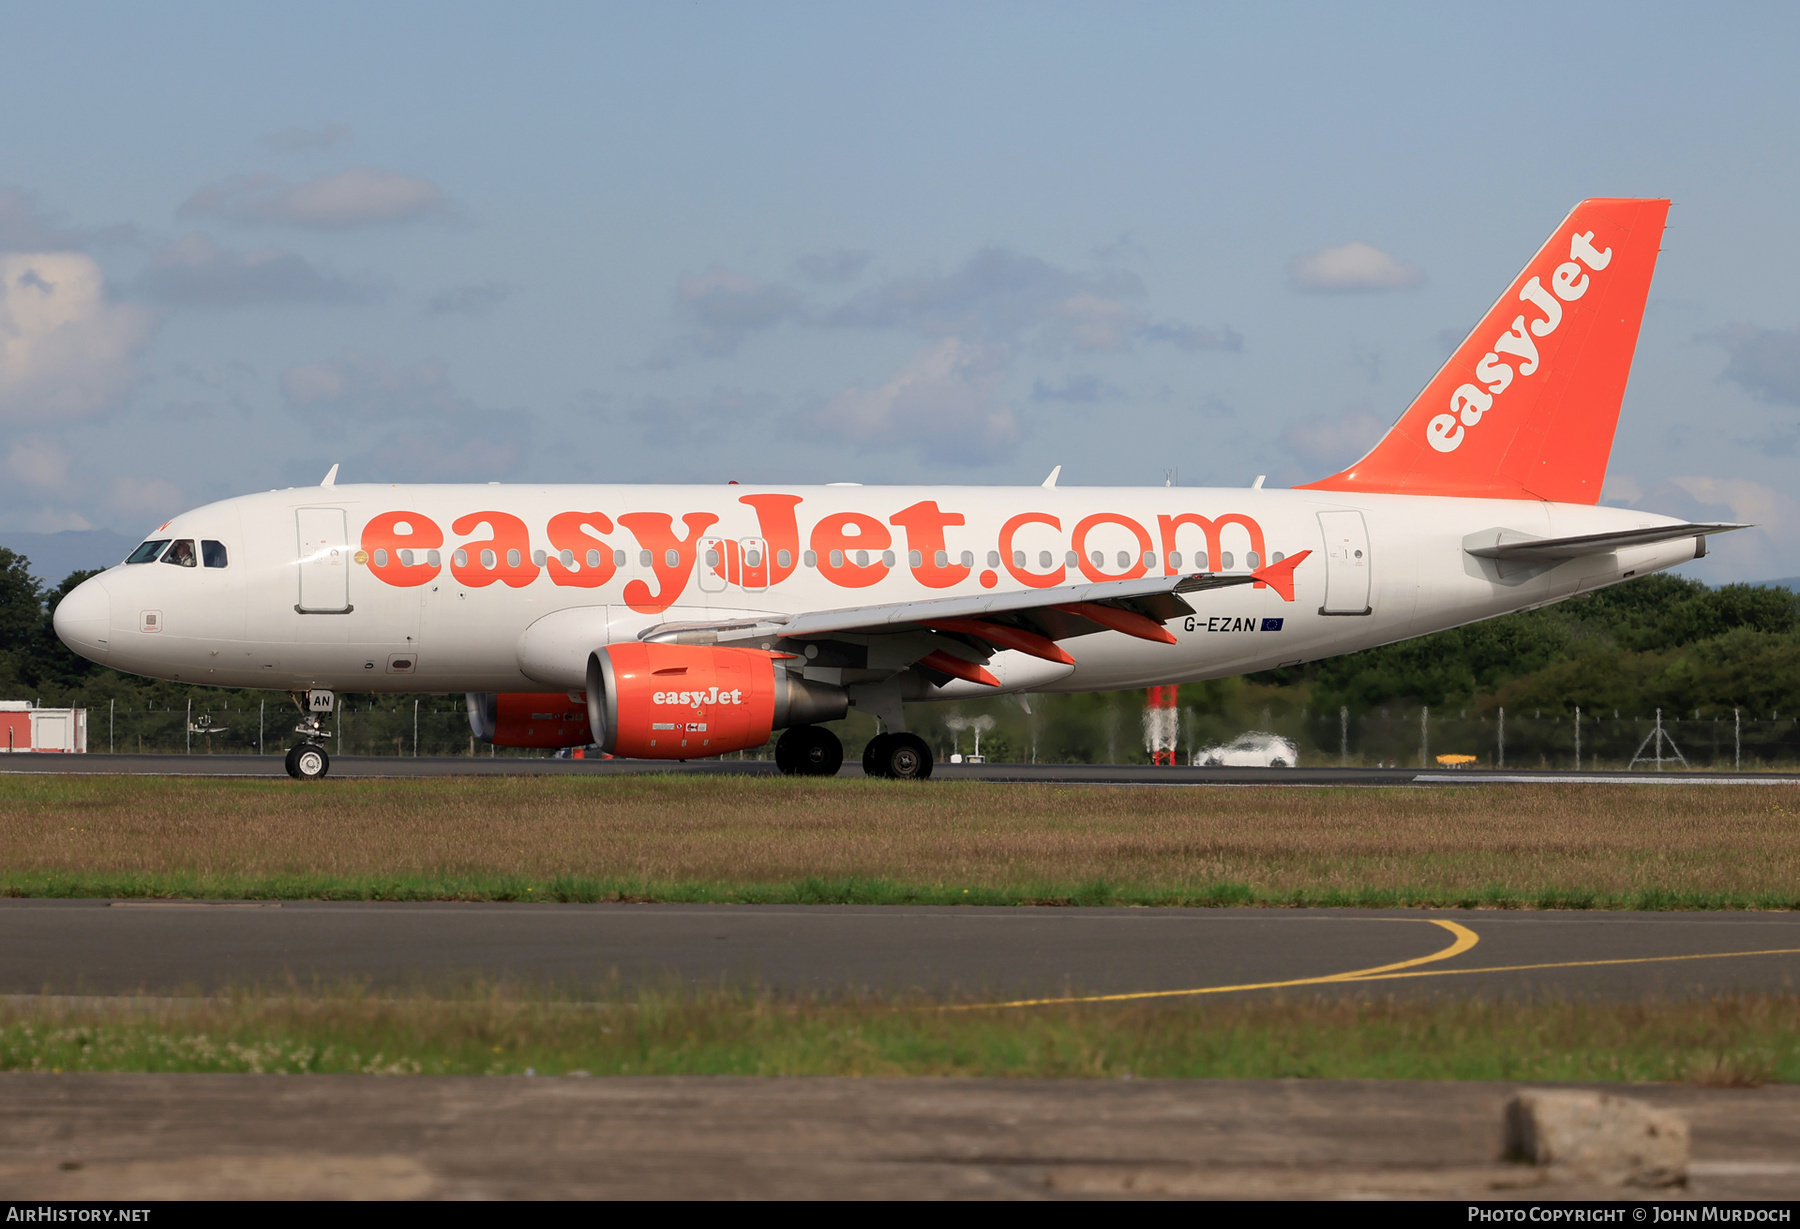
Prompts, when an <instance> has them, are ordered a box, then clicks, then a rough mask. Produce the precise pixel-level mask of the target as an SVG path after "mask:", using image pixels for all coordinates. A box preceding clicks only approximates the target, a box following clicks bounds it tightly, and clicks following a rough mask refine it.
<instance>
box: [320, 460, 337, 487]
mask: <svg viewBox="0 0 1800 1229" xmlns="http://www.w3.org/2000/svg"><path fill="white" fill-rule="evenodd" d="M337 471H338V467H337V464H336V463H335V462H334V463H333V464H332V467H331V469H330V470H329V471H328V472H327V473H326V475H325V477H324V478H322V479H320V481H319V485H320V486H336V485H337Z"/></svg>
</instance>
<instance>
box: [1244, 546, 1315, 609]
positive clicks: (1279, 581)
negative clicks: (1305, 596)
mask: <svg viewBox="0 0 1800 1229" xmlns="http://www.w3.org/2000/svg"><path fill="white" fill-rule="evenodd" d="M1310 554H1312V552H1311V551H1309V550H1303V551H1301V552H1300V553H1299V554H1298V555H1289V556H1288V557H1287V558H1286V559H1283V560H1282V561H1281V562H1280V563H1271V564H1269V565H1268V566H1267V567H1261V568H1257V569H1256V571H1254V572H1252V573H1250V579H1252V580H1254V581H1256V582H1257V583H1258V584H1264V585H1267V586H1269V588H1271V589H1273V590H1275V592H1277V593H1279V594H1280V595H1281V600H1282V601H1284V602H1291V601H1293V600H1294V569H1295V568H1296V567H1298V566H1299V564H1300V561H1301V560H1302V559H1304V558H1306V557H1307V556H1308V555H1310Z"/></svg>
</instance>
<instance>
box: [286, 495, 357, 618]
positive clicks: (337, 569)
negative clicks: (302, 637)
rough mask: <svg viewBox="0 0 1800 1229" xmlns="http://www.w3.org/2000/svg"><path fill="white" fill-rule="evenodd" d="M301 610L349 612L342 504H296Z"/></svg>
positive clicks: (345, 541)
mask: <svg viewBox="0 0 1800 1229" xmlns="http://www.w3.org/2000/svg"><path fill="white" fill-rule="evenodd" d="M294 519H295V523H296V527H297V529H298V531H299V537H300V601H299V602H298V603H297V604H296V605H295V606H294V609H295V610H297V611H299V612H300V613H301V614H348V613H349V612H350V543H349V539H348V536H347V535H346V534H345V532H344V510H343V509H342V508H296V509H295V510H294Z"/></svg>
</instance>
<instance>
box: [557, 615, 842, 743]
mask: <svg viewBox="0 0 1800 1229" xmlns="http://www.w3.org/2000/svg"><path fill="white" fill-rule="evenodd" d="M787 661H788V659H787V658H785V657H784V656H782V655H780V654H774V653H765V652H761V651H758V650H756V649H730V648H719V647H717V646H711V645H692V644H655V643H646V642H641V641H640V642H634V643H627V644H612V645H607V646H606V647H605V648H602V649H598V650H596V651H595V652H594V653H592V654H591V655H590V656H589V657H588V667H587V719H588V726H589V728H591V729H592V731H593V734H594V742H595V743H597V744H598V745H599V747H600V749H601V750H603V751H607V752H610V753H612V754H614V755H623V756H630V757H633V758H637V759H652V760H698V759H705V758H706V757H708V756H713V755H723V754H725V753H726V752H728V751H742V750H744V749H746V748H749V747H760V746H762V745H763V744H764V743H766V742H767V741H768V740H769V734H770V732H771V731H773V730H777V729H781V728H783V727H785V726H799V725H812V724H814V723H816V722H820V721H836V720H837V719H838V718H840V717H842V716H843V715H844V714H845V713H846V712H847V711H848V710H849V706H850V697H849V695H848V694H847V693H846V692H845V691H844V689H843V688H841V687H834V686H831V685H829V684H826V683H820V682H816V681H808V680H807V679H806V678H805V677H804V676H803V675H801V674H800V673H799V671H797V670H791V669H789V667H788V664H787Z"/></svg>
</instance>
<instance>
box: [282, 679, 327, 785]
mask: <svg viewBox="0 0 1800 1229" xmlns="http://www.w3.org/2000/svg"><path fill="white" fill-rule="evenodd" d="M290 694H291V695H292V696H293V697H294V703H295V704H297V705H299V707H300V713H301V717H300V724H299V725H297V726H295V727H294V733H296V734H298V735H299V736H300V742H299V743H298V744H297V745H295V746H292V747H289V748H288V753H287V773H288V776H290V777H292V778H294V780H296V781H317V780H318V779H319V778H320V777H323V776H324V775H325V774H326V773H328V772H330V771H331V757H330V756H329V755H327V754H326V753H325V739H326V738H327V737H329V736H328V735H327V734H326V732H325V725H324V722H322V721H321V720H320V719H319V716H320V714H321V713H330V712H332V711H333V710H334V709H335V708H336V707H337V697H336V696H335V695H333V694H332V693H331V692H329V691H322V690H319V689H317V688H315V689H314V690H312V691H296V692H292V693H290Z"/></svg>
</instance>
